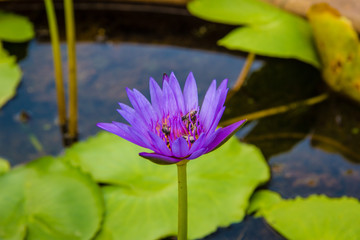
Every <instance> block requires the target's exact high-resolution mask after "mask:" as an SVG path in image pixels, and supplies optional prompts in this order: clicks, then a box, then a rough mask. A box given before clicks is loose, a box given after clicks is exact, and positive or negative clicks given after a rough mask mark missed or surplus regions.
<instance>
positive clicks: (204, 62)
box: [0, 12, 360, 240]
mask: <svg viewBox="0 0 360 240" xmlns="http://www.w3.org/2000/svg"><path fill="white" fill-rule="evenodd" d="M96 14H98V15H97V16H96V17H95V19H97V21H94V20H93V18H89V17H86V16H88V15H87V14H85V13H84V12H79V13H78V14H77V17H78V18H81V19H85V20H84V21H78V29H80V30H81V31H80V30H79V32H78V39H80V40H81V41H79V42H78V43H77V54H78V87H79V91H78V95H79V134H80V139H86V138H87V137H88V136H91V135H94V134H96V133H97V132H98V131H99V129H98V128H97V127H96V126H95V124H96V123H97V122H103V121H105V122H106V121H109V120H117V121H122V119H121V117H120V116H119V114H118V113H117V112H116V110H115V109H116V108H117V102H125V103H128V100H127V96H126V92H125V88H126V87H129V88H136V89H138V90H139V91H141V92H143V93H145V95H146V94H147V95H146V96H147V97H148V92H149V91H148V79H149V77H150V76H152V77H154V78H155V79H157V80H158V81H159V82H160V79H161V78H162V75H163V73H170V72H171V71H174V72H175V74H176V76H177V78H178V79H179V81H180V83H181V85H183V83H184V81H185V78H186V76H187V74H188V73H189V72H190V71H192V72H193V73H194V75H195V78H196V79H197V83H198V89H199V96H200V98H202V97H203V96H204V93H205V91H206V90H207V87H208V86H209V84H210V82H211V80H212V79H217V80H218V81H221V80H223V79H224V78H228V79H229V85H232V84H234V82H235V80H236V78H237V76H238V74H239V72H240V70H241V67H242V65H243V63H244V60H245V58H244V56H245V55H244V54H241V53H231V52H229V51H227V50H225V49H222V48H219V47H216V39H219V38H220V37H221V36H219V35H221V34H223V35H224V34H225V33H226V31H228V30H229V27H228V26H222V25H215V24H211V23H207V22H202V21H199V20H196V19H194V18H191V17H189V16H186V17H183V18H180V17H179V16H177V17H176V16H171V17H170V16H169V15H161V14H160V15H159V14H155V15H151V14H150V13H146V14H145V13H143V14H140V15H139V14H137V15H136V16H137V17H134V16H133V15H132V14H131V13H119V14H120V16H119V14H118V13H116V16H117V17H118V18H119V19H122V20H121V21H120V20H119V22H120V23H116V21H115V22H111V23H109V20H108V19H110V17H109V18H107V17H108V15H111V14H115V13H114V12H103V13H101V12H100V13H96ZM121 14H122V15H121ZM149 14H150V15H151V16H152V19H153V21H155V23H154V24H149V23H148V22H146V21H145V22H144V21H142V20H143V18H146V19H148V18H147V17H149ZM121 16H122V18H121ZM30 17H31V18H32V19H33V21H35V26H36V30H37V38H36V39H35V40H32V41H31V42H29V43H27V44H9V43H7V44H5V47H6V48H8V50H9V51H10V52H12V53H13V54H16V55H17V56H18V58H19V59H20V61H19V64H20V66H21V68H22V70H23V74H24V77H23V79H22V83H21V85H20V87H19V89H18V92H17V95H16V97H15V98H14V99H13V100H11V101H10V102H9V103H8V104H7V105H5V107H3V108H2V109H1V110H0V133H1V134H0V157H3V158H5V159H8V160H9V161H10V162H11V164H12V165H16V164H19V163H22V162H27V161H31V160H33V159H36V158H38V157H40V156H43V155H47V154H53V155H57V154H59V153H61V152H62V151H63V149H64V148H63V146H62V140H61V133H60V129H59V127H58V125H57V105H56V98H55V84H54V79H53V65H52V54H51V46H50V44H49V41H48V33H47V32H46V24H45V23H46V21H45V20H44V19H43V18H42V17H41V14H37V15H36V14H35V15H34V14H33V13H32V15H30ZM137 18H138V19H137ZM177 21H183V23H184V24H175V23H177ZM44 22H45V23H44ZM92 23H93V24H92ZM174 28H175V30H174ZM62 51H63V56H64V57H63V61H64V72H66V64H65V63H66V57H65V53H66V48H65V45H62ZM251 72H252V74H251V75H250V77H249V79H248V81H247V82H246V84H245V85H244V86H243V88H242V90H241V91H240V92H239V93H237V94H235V95H234V96H233V97H232V98H231V99H229V100H228V103H227V110H226V112H225V114H224V119H230V118H232V117H235V116H239V115H243V114H247V113H251V112H255V111H259V110H262V109H267V108H272V107H276V106H280V105H284V104H288V103H290V102H294V101H299V100H304V99H307V98H310V97H314V96H317V95H319V94H321V93H323V92H325V91H327V88H326V87H325V86H324V84H323V83H322V81H321V78H320V75H319V73H318V71H317V70H315V69H313V68H312V67H311V66H309V65H306V64H304V63H300V62H298V61H295V60H279V59H268V58H262V59H261V60H256V61H255V63H254V65H253V68H252V71H251ZM65 75H66V74H65ZM21 113H26V114H27V115H29V120H28V121H26V122H22V121H20V120H19V115H21ZM359 129H360V107H359V105H357V104H355V103H353V102H351V101H348V100H346V99H344V98H342V97H341V96H334V95H333V94H330V97H329V98H328V99H327V100H326V101H324V102H322V103H320V104H317V105H314V106H301V107H299V108H297V109H295V110H291V111H289V112H286V113H282V114H278V115H274V116H268V117H265V118H261V119H258V120H254V121H251V122H248V123H247V125H246V127H245V128H244V129H242V130H241V131H240V132H239V133H238V137H239V138H240V139H241V140H243V141H246V142H249V143H253V144H255V145H257V146H258V147H260V149H261V150H262V152H263V153H264V155H265V157H266V158H267V160H268V161H269V164H270V166H271V169H272V179H271V181H270V182H269V183H268V184H267V186H264V188H268V189H271V190H274V191H276V192H279V193H280V194H281V195H282V196H283V197H284V198H291V197H295V196H299V195H300V196H308V195H310V194H314V193H316V194H326V195H328V196H331V197H340V196H344V195H347V196H353V197H356V198H360V184H359V182H360V166H359V164H358V163H359V162H360V154H359V151H358V149H359V147H360V131H359ZM259 229H260V230H259ZM205 239H214V240H215V239H217V240H219V239H224V240H225V239H282V237H281V236H280V235H278V234H277V233H276V232H274V231H273V230H272V229H271V228H270V227H268V226H267V225H266V223H265V222H264V220H263V219H254V218H253V217H251V216H249V217H247V218H246V219H245V221H243V222H242V223H238V224H233V225H232V226H230V227H229V228H225V229H220V230H219V231H217V232H216V233H214V234H212V235H210V236H208V237H206V238H205Z"/></svg>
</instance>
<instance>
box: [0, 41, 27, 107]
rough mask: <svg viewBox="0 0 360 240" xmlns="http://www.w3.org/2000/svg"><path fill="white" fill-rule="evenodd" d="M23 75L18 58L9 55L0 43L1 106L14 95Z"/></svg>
mask: <svg viewBox="0 0 360 240" xmlns="http://www.w3.org/2000/svg"><path fill="white" fill-rule="evenodd" d="M21 75H22V73H21V70H20V67H19V65H17V63H16V58H15V57H14V56H9V55H8V54H7V52H6V51H5V50H3V49H2V47H1V44H0V108H1V107H2V106H4V105H5V103H6V102H7V101H9V100H10V99H11V98H12V97H14V95H15V93H16V88H17V86H18V85H19V83H20V80H21Z"/></svg>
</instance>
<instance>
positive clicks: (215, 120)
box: [206, 107, 225, 133]
mask: <svg viewBox="0 0 360 240" xmlns="http://www.w3.org/2000/svg"><path fill="white" fill-rule="evenodd" d="M224 111H225V107H222V109H221V110H220V111H219V112H218V113H217V116H216V117H215V119H214V120H213V122H212V124H211V126H210V128H209V129H208V132H206V133H213V132H214V131H215V129H216V127H217V126H218V124H219V122H220V119H221V117H222V115H223V113H224Z"/></svg>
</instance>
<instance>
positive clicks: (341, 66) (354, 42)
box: [308, 3, 360, 102]
mask: <svg viewBox="0 0 360 240" xmlns="http://www.w3.org/2000/svg"><path fill="white" fill-rule="evenodd" d="M308 17H309V20H310V23H311V26H312V29H313V32H314V37H315V41H316V45H317V48H318V51H319V55H320V58H321V61H322V64H323V69H322V73H323V77H324V80H325V81H326V82H327V84H328V85H329V86H330V87H331V88H332V89H333V90H335V91H337V92H340V93H342V94H345V95H347V96H349V97H350V98H352V99H354V100H356V101H358V102H360V44H359V39H358V35H357V33H356V31H355V30H354V29H353V27H352V25H351V22H350V21H349V20H348V19H346V18H345V17H342V16H341V15H340V13H339V12H338V11H337V10H336V9H333V8H331V7H330V6H329V5H328V4H326V3H320V4H315V5H313V6H312V7H311V8H310V10H309V12H308Z"/></svg>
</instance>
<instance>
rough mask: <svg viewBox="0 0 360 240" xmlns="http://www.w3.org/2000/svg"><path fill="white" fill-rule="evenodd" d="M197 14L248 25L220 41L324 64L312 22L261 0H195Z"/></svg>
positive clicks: (233, 46) (192, 10) (192, 6)
mask: <svg viewBox="0 0 360 240" xmlns="http://www.w3.org/2000/svg"><path fill="white" fill-rule="evenodd" d="M188 9H189V11H190V13H192V14H193V15H195V16H197V17H200V18H203V19H206V20H209V21H214V22H220V23H225V24H234V25H245V26H243V27H240V28H236V29H235V30H233V31H231V32H230V33H229V34H228V35H226V36H225V37H224V38H223V39H221V40H219V42H218V44H219V45H221V46H224V47H226V48H229V49H231V50H241V51H246V52H253V53H256V54H258V55H264V56H273V57H280V58H295V59H298V60H300V61H304V62H306V63H309V64H311V65H313V66H315V67H320V62H319V59H318V56H317V54H316V50H315V48H314V44H313V41H312V33H311V29H310V26H309V24H308V22H306V21H305V20H304V19H302V18H301V17H298V16H295V15H292V14H290V13H287V12H285V11H282V10H280V9H278V8H276V7H274V6H271V5H269V4H267V3H265V2H262V1H259V0H225V1H218V0H195V1H191V2H190V3H189V4H188Z"/></svg>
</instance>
